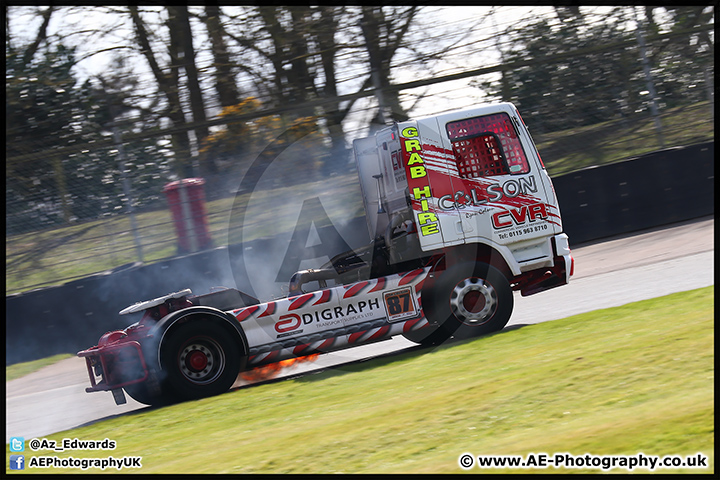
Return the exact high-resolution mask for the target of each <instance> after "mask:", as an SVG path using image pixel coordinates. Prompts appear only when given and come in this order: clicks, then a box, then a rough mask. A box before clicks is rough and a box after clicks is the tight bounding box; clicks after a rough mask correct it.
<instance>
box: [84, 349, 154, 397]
mask: <svg viewBox="0 0 720 480" xmlns="http://www.w3.org/2000/svg"><path fill="white" fill-rule="evenodd" d="M77 356H78V357H80V358H84V359H85V362H86V365H87V369H88V375H89V377H90V385H91V386H90V387H87V388H86V389H85V391H86V392H88V393H91V392H104V391H108V390H116V389H119V388H123V387H125V386H127V385H132V384H134V383H140V382H144V381H145V380H147V378H148V376H149V371H148V368H147V364H146V363H145V358H144V357H143V353H142V348H141V346H140V343H138V342H137V341H134V340H130V341H121V342H118V343H114V344H109V345H101V346H96V347H92V348H89V349H87V350H83V351H81V352H78V353H77Z"/></svg>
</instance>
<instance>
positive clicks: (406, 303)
mask: <svg viewBox="0 0 720 480" xmlns="http://www.w3.org/2000/svg"><path fill="white" fill-rule="evenodd" d="M384 297H385V307H386V308H387V312H388V320H389V321H390V322H393V321H396V320H400V319H403V318H407V317H414V316H415V315H417V310H416V309H415V302H413V299H412V292H411V290H410V289H409V288H403V289H402V290H396V291H394V292H388V293H386V294H385V295H384Z"/></svg>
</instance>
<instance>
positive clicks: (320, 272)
mask: <svg viewBox="0 0 720 480" xmlns="http://www.w3.org/2000/svg"><path fill="white" fill-rule="evenodd" d="M352 150H353V152H354V157H355V162H356V166H357V173H358V179H359V184H360V191H361V192H362V198H363V203H364V207H365V213H366V220H367V227H368V232H369V234H370V237H369V238H371V239H372V241H371V242H370V243H369V244H367V245H366V246H364V247H362V248H357V249H354V250H351V251H348V252H346V253H342V254H339V255H336V256H334V257H333V258H331V259H330V261H329V262H327V263H326V264H325V265H321V266H320V267H319V268H313V269H306V270H302V271H298V272H296V273H295V274H294V275H292V278H290V279H289V286H288V294H287V297H284V298H280V299H275V300H272V301H267V302H261V301H260V300H258V299H257V298H254V297H253V296H250V295H248V294H246V293H243V292H241V291H239V290H237V289H234V288H227V289H223V290H219V291H212V292H210V293H206V294H201V295H194V294H193V293H192V291H191V290H190V289H185V290H181V291H178V292H174V293H170V294H168V295H165V296H162V297H159V298H156V299H153V300H148V301H145V302H140V303H137V304H135V305H131V306H129V307H128V308H126V309H124V310H122V311H121V312H120V314H133V313H138V314H140V313H142V318H141V319H140V320H139V321H138V322H136V323H134V324H132V325H130V326H129V327H127V328H125V329H124V330H118V331H111V332H107V333H105V334H104V335H103V336H102V337H101V338H100V340H99V341H98V344H97V345H96V346H94V347H92V348H89V349H87V350H84V351H81V352H78V356H80V357H82V358H85V359H86V363H87V369H88V374H89V377H90V384H91V386H90V387H88V388H86V391H87V392H97V391H111V392H112V393H113V396H114V399H115V402H116V403H117V404H122V403H125V402H126V397H125V393H127V394H128V395H130V396H131V397H132V398H134V399H135V400H137V401H138V402H141V403H145V404H148V405H161V404H167V403H172V402H177V401H183V400H188V399H198V398H202V397H208V396H212V395H217V394H220V393H223V392H225V391H227V390H229V389H230V388H231V387H232V385H233V384H234V383H235V381H236V379H237V378H238V375H239V374H240V373H242V372H244V371H249V370H253V369H255V368H258V367H263V366H267V365H269V364H273V363H277V362H281V361H283V360H286V359H290V358H297V357H304V356H309V355H317V354H322V353H327V352H333V351H337V350H340V349H345V348H349V347H354V346H359V345H365V344H369V343H372V342H378V341H382V340H387V339H390V338H391V337H394V336H397V335H402V336H404V337H405V338H407V339H409V340H411V341H412V342H415V343H418V344H420V345H425V346H431V345H438V344H441V343H443V342H445V341H447V340H450V339H463V338H471V337H476V336H479V335H485V334H488V333H491V332H496V331H499V330H502V329H503V328H504V327H505V325H506V324H507V323H508V321H509V319H510V316H511V313H512V310H513V302H514V292H516V291H519V292H520V295H521V296H527V295H533V294H536V293H539V292H543V291H545V290H548V289H550V288H554V287H558V286H561V285H565V284H567V283H568V282H569V281H570V277H571V276H572V275H573V269H574V260H573V258H572V255H571V251H570V247H569V243H568V237H567V235H566V234H565V233H563V228H562V222H561V218H560V210H559V206H558V199H557V198H556V195H555V191H554V189H553V185H552V183H551V180H550V177H549V176H548V174H547V171H546V169H545V166H544V164H543V161H542V159H541V158H540V155H539V153H538V151H537V149H536V147H535V144H534V143H533V140H532V138H531V136H530V133H529V131H528V129H527V127H526V125H525V123H524V121H523V120H522V117H521V116H520V114H519V113H518V111H517V109H516V107H515V106H514V105H513V104H511V103H500V104H490V105H480V106H476V107H471V108H466V109H461V110H456V111H452V112H448V113H442V114H438V115H432V116H427V117H423V118H418V119H415V120H408V121H401V122H397V123H395V124H394V125H392V126H388V127H385V128H383V129H381V130H379V131H377V132H376V133H375V134H374V135H371V136H368V137H367V138H360V139H356V140H354V142H353V146H352Z"/></svg>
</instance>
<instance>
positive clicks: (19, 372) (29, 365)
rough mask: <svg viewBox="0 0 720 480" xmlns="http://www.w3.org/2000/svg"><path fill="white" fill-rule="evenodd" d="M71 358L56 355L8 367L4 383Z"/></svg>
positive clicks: (66, 355)
mask: <svg viewBox="0 0 720 480" xmlns="http://www.w3.org/2000/svg"><path fill="white" fill-rule="evenodd" d="M71 357H74V355H72V354H70V353H61V354H58V355H53V356H52V357H47V358H41V359H40V360H33V361H32V362H23V363H16V364H13V365H9V366H7V367H5V381H6V382H9V381H10V380H15V379H16V378H20V377H24V376H25V375H27V374H29V373H33V372H36V371H38V370H40V369H41V368H43V367H46V366H48V365H52V364H54V363H57V362H59V361H60V360H65V359H66V358H71Z"/></svg>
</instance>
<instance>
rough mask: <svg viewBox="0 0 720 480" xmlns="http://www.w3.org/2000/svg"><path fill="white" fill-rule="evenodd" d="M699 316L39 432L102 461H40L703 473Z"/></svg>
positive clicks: (473, 345) (688, 297) (486, 349)
mask: <svg viewBox="0 0 720 480" xmlns="http://www.w3.org/2000/svg"><path fill="white" fill-rule="evenodd" d="M713 307H714V287H708V288H703V289H699V290H694V291H690V292H683V293H678V294H673V295H669V296H666V297H661V298H656V299H652V300H647V301H642V302H637V303H632V304H628V305H625V306H622V307H618V308H611V309H605V310H599V311H596V312H591V313H586V314H582V315H576V316H573V317H570V318H567V319H564V320H558V321H554V322H547V323H542V324H538V325H531V326H527V327H523V328H520V329H516V330H511V331H506V332H502V333H499V334H496V335H493V336H489V337H485V338H479V339H475V340H473V341H468V342H464V343H458V344H454V345H450V346H443V347H441V348H438V349H434V350H427V349H419V350H415V351H411V352H405V353H402V354H398V355H394V356H390V357H385V358H380V359H375V360H371V361H368V362H363V363H360V364H354V365H351V366H346V367H343V368H342V369H339V370H330V371H326V372H324V373H321V374H316V375H309V376H305V377H301V378H298V379H293V380H286V381H280V382H275V383H269V384H264V385H259V386H254V387H250V388H244V389H240V390H237V391H234V392H230V393H228V394H225V395H221V396H219V397H215V398H209V399H203V400H199V401H195V402H187V403H183V404H179V405H174V406H171V407H166V408H162V409H155V410H144V411H141V412H138V413H134V414H129V415H124V416H121V417H119V418H112V419H109V420H105V421H102V422H98V423H97V424H94V425H90V426H86V427H83V428H78V429H75V430H71V431H67V432H62V433H58V434H54V435H50V436H48V437H47V438H50V439H55V440H60V439H62V438H79V439H85V440H90V439H97V440H102V439H104V438H110V439H112V440H115V441H116V442H117V449H116V450H113V451H112V452H93V453H91V452H65V453H57V454H56V453H54V452H53V453H52V455H57V456H58V457H61V458H64V457H69V456H73V457H75V458H89V457H103V456H107V455H109V454H112V455H113V456H114V457H116V458H118V457H122V456H125V455H129V456H133V455H135V456H142V464H143V468H142V470H141V472H142V473H196V474H198V473H335V472H348V473H459V472H462V470H461V469H460V468H459V467H458V457H459V456H460V454H462V453H465V452H469V453H472V454H474V455H513V454H514V455H527V454H528V453H531V452H533V453H540V452H544V453H548V454H554V453H560V452H569V453H571V454H574V455H584V454H586V453H591V454H594V455H635V454H638V453H640V452H642V453H643V454H645V455H658V456H663V455H674V454H677V455H694V454H696V453H698V452H702V453H703V454H705V455H706V456H708V457H709V465H710V468H708V469H704V470H687V469H686V470H683V469H677V470H661V471H660V472H662V473H670V472H676V471H679V472H683V471H685V472H696V473H698V472H699V473H711V472H713V471H714V454H713V451H714V387H713V384H714V324H713ZM108 401H110V400H109V399H108ZM30 456H31V452H28V456H27V459H26V461H29V457H30ZM66 471H67V470H66ZM90 471H94V470H90ZM505 471H507V472H511V473H520V472H522V471H523V470H520V469H517V470H505ZM527 471H528V472H534V473H553V472H557V470H555V469H553V468H549V469H547V470H533V469H528V470H527ZM583 471H589V472H597V471H598V470H592V469H586V470H571V472H583ZM638 471H643V470H638ZM471 472H475V473H480V472H489V471H488V470H479V469H473V470H471ZM612 472H613V473H623V472H624V471H623V470H613V471H612Z"/></svg>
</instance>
